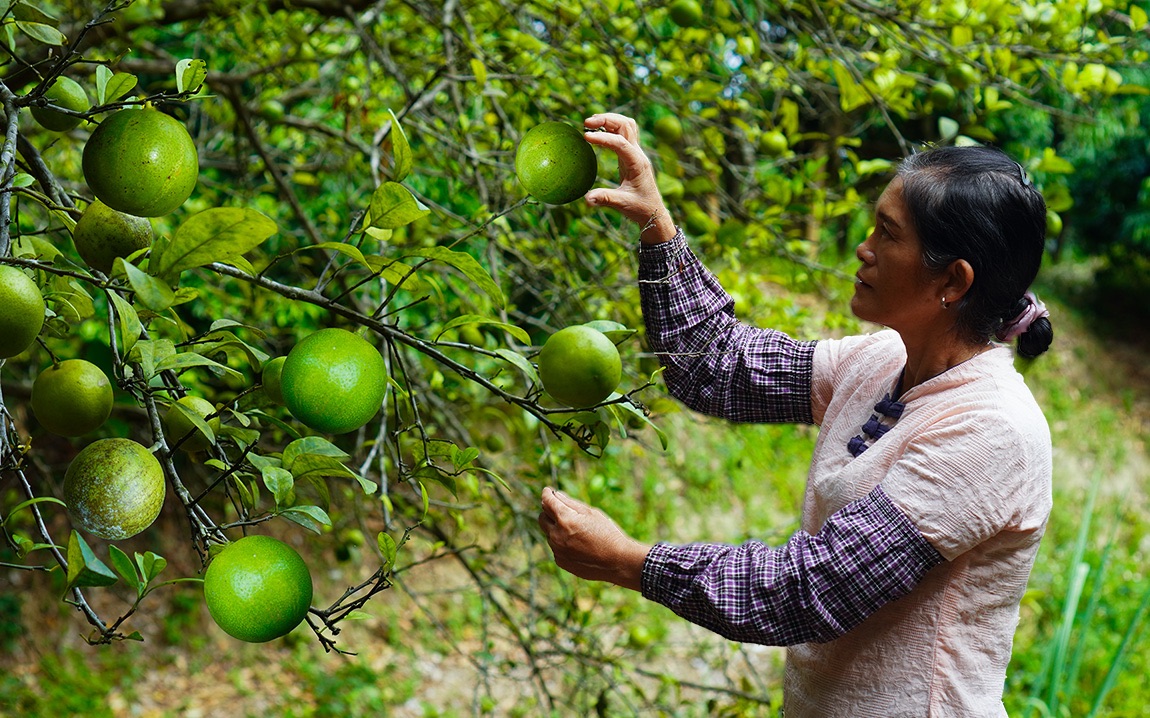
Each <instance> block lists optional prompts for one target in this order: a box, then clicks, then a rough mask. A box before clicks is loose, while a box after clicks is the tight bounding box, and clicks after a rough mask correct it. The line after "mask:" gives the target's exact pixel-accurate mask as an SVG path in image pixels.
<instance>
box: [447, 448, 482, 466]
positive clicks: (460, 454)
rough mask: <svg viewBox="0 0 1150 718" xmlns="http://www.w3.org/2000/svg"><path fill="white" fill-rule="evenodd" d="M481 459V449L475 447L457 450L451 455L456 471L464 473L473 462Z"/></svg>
mask: <svg viewBox="0 0 1150 718" xmlns="http://www.w3.org/2000/svg"><path fill="white" fill-rule="evenodd" d="M478 458H479V449H477V448H475V447H474V446H469V447H467V448H466V449H462V450H461V449H459V448H456V450H455V453H453V454H452V455H451V463H452V464H454V465H455V470H456V471H463V470H464V469H465V468H467V467H468V466H470V464H471V462H472V461H475V460H476V459H478Z"/></svg>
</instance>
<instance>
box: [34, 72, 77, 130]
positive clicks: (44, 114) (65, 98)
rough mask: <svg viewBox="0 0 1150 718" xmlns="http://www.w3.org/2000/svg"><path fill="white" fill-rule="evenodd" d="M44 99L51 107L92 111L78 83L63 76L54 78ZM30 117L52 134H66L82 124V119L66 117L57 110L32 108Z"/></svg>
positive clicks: (75, 110)
mask: <svg viewBox="0 0 1150 718" xmlns="http://www.w3.org/2000/svg"><path fill="white" fill-rule="evenodd" d="M44 98H45V99H47V100H48V101H49V102H51V103H52V104H53V105H58V106H59V107H63V108H64V109H66V110H72V111H73V112H87V111H88V110H90V109H92V103H90V102H88V94H87V93H86V92H84V88H83V87H80V83H78V82H76V81H75V80H73V79H72V78H70V77H64V76H63V75H61V76H60V77H57V78H56V81H55V82H53V83H52V86H51V87H49V88H48V90H47V91H46V92H45V93H44ZM32 117H33V118H34V119H35V120H36V121H37V122H39V123H40V126H41V127H43V128H44V129H46V130H52V131H53V132H67V131H68V130H71V129H74V128H75V127H76V126H78V125H79V124H80V123H81V122H83V119H81V118H79V117H74V116H72V115H66V114H64V113H63V112H60V111H59V110H52V109H49V108H47V107H33V108H32Z"/></svg>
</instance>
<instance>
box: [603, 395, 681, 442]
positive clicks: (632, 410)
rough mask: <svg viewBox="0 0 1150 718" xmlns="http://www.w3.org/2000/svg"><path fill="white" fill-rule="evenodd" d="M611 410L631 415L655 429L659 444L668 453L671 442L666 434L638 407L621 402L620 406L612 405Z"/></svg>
mask: <svg viewBox="0 0 1150 718" xmlns="http://www.w3.org/2000/svg"><path fill="white" fill-rule="evenodd" d="M610 408H611V410H612V411H623V412H626V413H628V414H630V415H631V416H634V417H637V418H638V419H640V420H641V421H642V422H643V423H644V424H646V425H647V426H649V427H651V428H652V429H654V430H655V436H657V437H659V444H660V445H662V447H663V451H666V450H667V447H668V446H670V445H671V442H670V440H669V439H668V438H667V434H666V432H664V431H663V430H662V429H660V428H659V427H658V426H656V425H655V424H654V422H652V421H651V419H650V418H649V417H648V416H647V415H646V414H644V413H643V412H642V411H640V410H639V408H638V407H636V406H635V405H633V404H631V403H629V402H626V401H624V402H620V403H618V404H612V405H611V406H610Z"/></svg>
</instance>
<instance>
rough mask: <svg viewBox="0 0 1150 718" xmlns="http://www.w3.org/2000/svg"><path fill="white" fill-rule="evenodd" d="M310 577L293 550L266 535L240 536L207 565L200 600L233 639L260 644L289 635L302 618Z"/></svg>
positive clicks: (308, 596)
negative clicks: (202, 596)
mask: <svg viewBox="0 0 1150 718" xmlns="http://www.w3.org/2000/svg"><path fill="white" fill-rule="evenodd" d="M311 597H312V580H311V573H310V572H309V571H308V568H307V564H306V563H304V560H303V558H302V557H301V556H300V555H299V553H297V552H296V550H295V549H293V548H292V547H291V546H288V545H287V544H285V543H284V542H282V541H279V540H278V539H274V538H272V537H270V536H259V535H252V536H245V537H243V538H241V539H239V540H237V541H233V542H232V543H230V544H228V545H227V546H226V547H225V548H224V550H223V551H221V552H220V553H219V554H217V555H216V557H215V558H213V559H212V562H211V563H210V564H208V570H207V572H206V573H205V574H204V601H205V602H206V603H207V604H208V612H209V613H210V614H211V616H212V620H214V621H215V622H216V625H217V626H219V627H220V628H222V629H223V630H224V632H225V633H227V634H228V635H229V636H231V637H232V638H238V639H239V640H241V641H247V642H248V643H263V642H265V641H271V640H274V639H276V638H280V637H281V636H286V635H287V634H288V633H291V631H292V629H294V628H295V627H296V626H298V625H299V624H300V623H301V622H302V621H303V619H304V617H306V616H307V610H308V607H309V606H310V605H311Z"/></svg>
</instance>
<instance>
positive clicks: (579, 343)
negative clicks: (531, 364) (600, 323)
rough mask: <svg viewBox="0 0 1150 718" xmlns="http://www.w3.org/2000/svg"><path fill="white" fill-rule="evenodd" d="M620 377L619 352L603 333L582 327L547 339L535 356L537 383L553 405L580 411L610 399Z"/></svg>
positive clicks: (556, 333) (585, 326) (573, 327)
mask: <svg viewBox="0 0 1150 718" xmlns="http://www.w3.org/2000/svg"><path fill="white" fill-rule="evenodd" d="M622 377H623V362H622V360H620V358H619V350H618V349H616V348H615V345H614V344H613V343H612V342H611V340H610V339H608V338H607V336H606V335H605V334H603V332H601V331H599V330H598V329H594V328H592V327H589V326H587V325H585V324H579V325H575V326H570V327H566V328H565V329H560V330H559V331H557V332H555V333H554V334H552V335H551V336H550V337H548V339H547V341H546V343H544V345H543V350H542V351H540V352H539V380H540V381H542V382H543V388H544V389H545V390H546V391H547V393H548V394H550V395H551V396H552V397H553V398H554V399H555V400H556V401H558V402H560V403H563V404H566V405H567V406H570V407H574V408H577V409H581V408H584V407H588V406H594V405H595V404H598V403H600V402H602V401H603V400H604V399H606V398H607V397H609V396H611V394H612V392H614V391H615V388H616V387H618V386H619V381H620V379H622Z"/></svg>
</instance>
